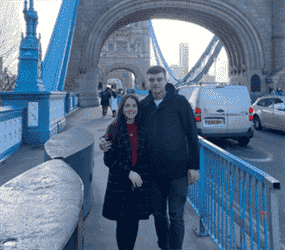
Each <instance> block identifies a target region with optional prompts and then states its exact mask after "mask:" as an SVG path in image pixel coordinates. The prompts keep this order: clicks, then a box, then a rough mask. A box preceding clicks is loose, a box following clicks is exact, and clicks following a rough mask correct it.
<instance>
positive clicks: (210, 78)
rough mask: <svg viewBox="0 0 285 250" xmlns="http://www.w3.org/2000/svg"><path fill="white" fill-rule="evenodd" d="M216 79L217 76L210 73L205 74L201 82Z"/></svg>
mask: <svg viewBox="0 0 285 250" xmlns="http://www.w3.org/2000/svg"><path fill="white" fill-rule="evenodd" d="M214 81H216V77H215V76H212V75H209V74H206V75H204V77H203V78H202V79H201V82H214Z"/></svg>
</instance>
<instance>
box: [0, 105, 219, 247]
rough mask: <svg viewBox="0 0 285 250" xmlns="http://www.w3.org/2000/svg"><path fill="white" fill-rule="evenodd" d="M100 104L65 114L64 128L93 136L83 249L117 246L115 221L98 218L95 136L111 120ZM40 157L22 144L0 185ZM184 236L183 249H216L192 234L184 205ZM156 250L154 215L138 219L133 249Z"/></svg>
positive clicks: (1, 168) (100, 185)
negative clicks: (89, 201) (89, 200)
mask: <svg viewBox="0 0 285 250" xmlns="http://www.w3.org/2000/svg"><path fill="white" fill-rule="evenodd" d="M101 114H102V110H101V107H92V108H82V109H79V110H78V111H76V112H74V113H73V114H71V115H69V116H67V117H66V122H67V125H66V127H65V129H64V131H66V130H68V129H70V128H72V127H81V128H84V129H86V130H88V131H90V132H92V133H93V134H94V139H95V147H94V150H95V154H94V155H95V166H94V170H93V176H94V178H93V183H92V191H93V206H92V208H91V211H90V213H89V215H88V217H87V218H86V221H85V222H84V233H83V237H84V250H91V249H92V250H96V249H98V250H103V249H108V250H109V249H118V247H117V243H116V222H115V221H110V220H107V219H105V218H104V217H102V205H103V200H104V195H105V190H106V186H107V177H108V168H107V167H106V166H105V165H104V162H103V152H102V151H101V150H100V149H99V147H98V141H99V137H100V136H101V135H102V134H103V133H104V131H102V129H104V128H106V126H107V125H108V124H110V122H111V121H112V118H111V112H110V110H109V112H108V114H107V117H106V118H105V120H102V119H101ZM44 161H45V159H44V147H43V146H26V145H24V146H22V147H21V149H20V150H19V151H17V152H16V153H14V154H13V155H12V156H10V157H9V158H7V159H6V160H5V161H3V162H2V163H0V164H1V165H0V173H1V174H0V186H1V185H3V184H4V183H5V182H7V181H9V180H10V179H13V178H14V177H16V176H17V175H19V174H21V173H23V172H25V171H27V170H29V169H31V168H33V167H35V166H36V165H38V164H41V163H43V162H44ZM184 219H185V238H184V247H183V249H187V250H188V249H189V250H190V249H193V250H196V249H197V250H198V249H199V250H204V249H205V250H208V249H211V250H215V249H219V248H218V247H217V246H216V245H215V243H214V241H213V240H212V239H211V238H210V237H201V238H199V237H196V235H195V234H194V232H193V230H194V229H196V228H198V227H199V217H198V215H197V214H196V212H195V211H194V209H193V208H192V207H191V205H189V204H188V203H187V204H186V207H185V213H184ZM140 249H142V250H143V249H147V250H156V249H158V246H157V237H156V232H155V227H154V218H153V216H151V217H150V219H149V220H146V221H140V227H139V232H138V237H137V241H136V245H135V250H140Z"/></svg>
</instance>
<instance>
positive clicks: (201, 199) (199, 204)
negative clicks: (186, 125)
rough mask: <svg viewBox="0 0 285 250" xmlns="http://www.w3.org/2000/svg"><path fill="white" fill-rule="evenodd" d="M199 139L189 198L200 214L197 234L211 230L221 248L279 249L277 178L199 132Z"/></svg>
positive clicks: (204, 233)
mask: <svg viewBox="0 0 285 250" xmlns="http://www.w3.org/2000/svg"><path fill="white" fill-rule="evenodd" d="M199 145H200V180H199V181H198V182H197V183H196V184H195V185H193V186H190V187H189V192H188V198H187V199H188V202H189V203H190V204H191V205H192V207H193V208H194V209H195V211H196V212H197V213H198V215H199V217H200V228H199V230H195V232H196V234H197V235H198V236H206V235H209V236H210V237H211V238H212V239H213V240H214V241H215V243H216V244H217V246H218V247H219V248H220V249H252V250H253V249H266V250H267V249H274V250H280V236H279V215H278V200H277V196H276V191H277V190H280V182H279V181H278V180H276V179H274V178H273V177H272V176H270V175H269V174H267V173H265V172H263V171H261V170H260V169H258V168H256V167H254V166H253V165H251V164H249V163H247V162H245V161H243V160H242V159H240V158H238V157H236V156H234V155H232V154H230V153H229V152H227V151H225V150H223V149H221V148H219V147H217V146H216V145H214V144H212V143H211V142H208V141H207V140H205V139H204V138H202V137H200V136H199ZM247 177H248V181H247ZM236 178H237V182H236ZM253 182H254V183H255V192H253ZM247 188H248V189H247ZM260 189H261V190H260ZM247 190H248V191H247ZM260 194H262V197H261V199H260V197H259V196H260ZM253 196H255V199H254V198H253ZM247 199H248V201H247ZM254 208H255V209H254ZM254 218H256V220H255V219H254ZM260 219H261V220H260ZM238 229H239V230H238ZM237 233H239V235H240V237H239V239H238V238H237V236H236V234H237Z"/></svg>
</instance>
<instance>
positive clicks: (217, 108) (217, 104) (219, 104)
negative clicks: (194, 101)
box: [198, 86, 228, 136]
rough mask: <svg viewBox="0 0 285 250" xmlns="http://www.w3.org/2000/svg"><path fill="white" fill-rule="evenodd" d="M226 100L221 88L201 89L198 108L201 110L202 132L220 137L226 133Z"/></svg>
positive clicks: (208, 87) (207, 87)
mask: <svg viewBox="0 0 285 250" xmlns="http://www.w3.org/2000/svg"><path fill="white" fill-rule="evenodd" d="M226 103H227V99H226V93H225V88H224V87H223V86H221V87H218V88H216V86H203V87H201V95H200V98H199V103H198V107H199V108H201V117H202V126H203V127H202V132H203V133H205V134H211V135H213V136H215V134H217V136H218V135H221V134H226V133H227V123H228V121H227V104H226Z"/></svg>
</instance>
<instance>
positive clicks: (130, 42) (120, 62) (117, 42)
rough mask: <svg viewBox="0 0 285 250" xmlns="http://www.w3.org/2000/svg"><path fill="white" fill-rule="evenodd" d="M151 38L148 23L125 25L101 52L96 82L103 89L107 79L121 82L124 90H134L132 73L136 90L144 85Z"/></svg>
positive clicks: (111, 36) (148, 62)
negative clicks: (100, 84)
mask: <svg viewBox="0 0 285 250" xmlns="http://www.w3.org/2000/svg"><path fill="white" fill-rule="evenodd" d="M149 43H150V36H149V29H148V23H147V21H143V22H136V23H132V24H128V25H127V26H124V27H122V28H120V29H118V30H116V31H115V32H114V33H113V34H111V35H110V36H109V38H108V39H107V40H106V41H105V43H104V45H103V48H102V50H101V53H100V59H99V67H98V69H99V73H98V75H97V82H102V83H103V86H104V84H105V83H106V82H107V80H108V79H111V78H117V79H119V80H121V81H122V83H123V86H122V87H123V88H124V89H127V88H134V86H133V85H132V78H131V73H133V74H134V75H135V84H136V85H137V87H138V89H141V88H143V86H142V85H143V84H142V83H143V82H144V83H146V78H145V76H146V74H145V73H146V71H147V69H148V68H149V66H150V46H149Z"/></svg>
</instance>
